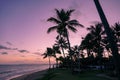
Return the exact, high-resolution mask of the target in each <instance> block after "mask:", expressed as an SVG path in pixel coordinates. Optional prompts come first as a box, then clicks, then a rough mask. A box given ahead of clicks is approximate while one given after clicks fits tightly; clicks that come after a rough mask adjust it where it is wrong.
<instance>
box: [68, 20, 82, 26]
mask: <svg viewBox="0 0 120 80" xmlns="http://www.w3.org/2000/svg"><path fill="white" fill-rule="evenodd" d="M68 24H69V25H72V26H80V27H84V26H83V25H82V24H80V23H79V22H78V21H77V20H70V21H68Z"/></svg>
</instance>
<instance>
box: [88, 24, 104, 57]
mask: <svg viewBox="0 0 120 80" xmlns="http://www.w3.org/2000/svg"><path fill="white" fill-rule="evenodd" d="M87 30H89V31H90V34H91V35H92V36H93V38H92V41H94V43H95V44H94V45H93V46H94V49H95V51H97V53H98V56H99V57H102V53H101V49H102V45H101V41H102V36H103V35H104V34H105V32H104V31H103V25H102V24H101V23H98V24H96V25H95V26H91V27H90V28H87ZM94 49H93V50H94ZM102 52H103V51H102Z"/></svg>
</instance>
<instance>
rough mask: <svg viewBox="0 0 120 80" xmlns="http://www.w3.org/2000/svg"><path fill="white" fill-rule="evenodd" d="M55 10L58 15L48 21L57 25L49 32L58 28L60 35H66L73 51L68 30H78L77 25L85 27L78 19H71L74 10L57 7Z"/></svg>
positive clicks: (69, 47)
mask: <svg viewBox="0 0 120 80" xmlns="http://www.w3.org/2000/svg"><path fill="white" fill-rule="evenodd" d="M55 11H56V17H50V18H49V19H48V20H47V21H50V22H53V23H55V24H56V25H55V26H52V27H50V28H49V29H48V31H47V32H48V33H50V32H51V31H54V30H56V31H57V33H58V34H59V35H60V36H64V37H66V39H67V41H68V49H69V51H70V52H71V46H70V41H69V35H68V34H69V33H68V30H71V31H73V32H76V31H77V29H76V27H78V26H80V27H83V25H81V24H80V23H79V22H78V21H77V20H71V19H70V16H71V13H72V12H73V11H74V10H67V11H65V10H64V9H61V10H58V9H55ZM69 54H70V53H69ZM70 55H71V54H70ZM71 59H72V58H71Z"/></svg>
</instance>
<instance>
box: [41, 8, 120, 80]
mask: <svg viewBox="0 0 120 80" xmlns="http://www.w3.org/2000/svg"><path fill="white" fill-rule="evenodd" d="M55 11H56V17H50V18H49V19H48V20H47V21H49V22H53V23H55V26H52V27H50V28H49V29H48V31H47V32H48V33H50V32H52V31H56V32H57V33H58V35H57V36H56V40H55V43H54V45H53V47H52V48H50V47H48V48H47V50H46V52H45V53H44V54H43V55H44V58H46V57H48V58H49V65H50V66H49V68H51V63H50V58H51V57H54V58H55V59H56V68H61V69H66V70H70V71H71V72H70V73H71V74H77V73H81V74H80V75H79V78H80V77H81V75H83V76H86V75H88V76H87V77H88V79H89V71H91V70H93V74H96V72H94V70H98V71H101V72H102V73H104V74H107V75H108V76H111V77H119V75H118V74H119V71H120V70H119V68H120V67H119V66H118V65H119V64H118V65H117V66H116V64H117V62H116V61H117V60H118V63H119V59H120V54H119V49H120V24H119V22H118V23H115V24H114V25H113V26H108V27H109V28H110V33H111V34H112V35H113V36H114V38H112V39H113V40H112V41H113V42H115V44H111V42H110V41H109V40H110V38H111V37H110V36H108V33H107V32H106V29H105V28H104V27H105V25H104V24H102V23H103V22H102V23H101V22H100V23H97V24H94V25H91V26H90V27H87V28H86V30H88V33H87V35H86V36H85V37H82V42H81V43H80V44H78V45H75V46H71V43H70V40H69V35H70V34H69V31H72V32H77V29H76V27H80V28H85V26H83V25H82V24H80V23H79V22H78V21H77V20H71V18H70V17H71V14H72V13H73V12H74V10H67V11H66V10H64V9H61V10H58V9H55ZM106 33H107V34H106ZM80 37H81V36H80ZM80 37H79V38H80ZM112 45H116V47H117V49H118V52H117V53H114V48H115V50H117V49H116V47H114V48H113V46H112ZM66 52H67V53H66ZM58 54H59V56H57V55H58ZM61 54H62V55H61ZM114 54H116V55H117V57H116V55H115V56H114ZM117 70H118V71H117ZM86 71H88V73H86ZM53 72H54V71H53ZM58 72H59V70H58ZM62 72H63V71H60V73H62ZM84 72H85V73H86V74H85V73H84ZM63 73H64V72H63ZM65 73H68V74H70V73H69V71H68V72H65ZM50 74H53V75H49V73H48V74H46V75H47V76H48V77H49V78H51V77H53V76H56V75H59V74H55V73H50ZM64 75H65V74H64ZM64 75H63V76H64ZM60 76H62V75H61V74H60ZM66 76H67V74H66ZM71 76H72V75H71ZM71 76H69V77H71ZM90 76H92V74H91V75H90ZM69 77H68V78H69ZM68 78H67V79H68ZM77 78H78V77H77ZM81 78H82V77H81ZM55 79H56V78H53V79H52V80H55ZM88 79H82V80H88ZM43 80H50V79H43ZM56 80H59V79H56ZM69 80H73V79H69ZM75 80H77V79H75ZM92 80H101V79H92ZM102 80H103V79H102Z"/></svg>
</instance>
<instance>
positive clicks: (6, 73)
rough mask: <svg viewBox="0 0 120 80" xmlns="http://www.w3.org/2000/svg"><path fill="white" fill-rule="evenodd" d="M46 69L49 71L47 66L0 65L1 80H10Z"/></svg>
mask: <svg viewBox="0 0 120 80" xmlns="http://www.w3.org/2000/svg"><path fill="white" fill-rule="evenodd" d="M45 69H48V65H47V64H17V65H15V64H14V65H13V64H12V65H11V64H10V65H0V80H9V79H10V78H12V77H17V76H21V75H24V74H29V73H32V72H37V71H41V70H45Z"/></svg>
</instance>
